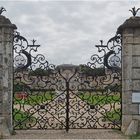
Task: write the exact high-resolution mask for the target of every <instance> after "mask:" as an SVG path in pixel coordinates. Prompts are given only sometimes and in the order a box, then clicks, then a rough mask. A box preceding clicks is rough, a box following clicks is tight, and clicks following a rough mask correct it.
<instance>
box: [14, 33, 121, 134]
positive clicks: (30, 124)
mask: <svg viewBox="0 0 140 140" xmlns="http://www.w3.org/2000/svg"><path fill="white" fill-rule="evenodd" d="M39 46H40V45H36V41H35V40H32V44H29V42H28V41H27V39H26V38H24V37H23V36H20V35H19V34H16V35H15V37H14V48H13V50H14V95H13V99H14V100H13V120H14V121H13V123H14V124H13V125H14V129H66V131H68V130H69V129H78V128H79V129H83V128H90V129H91V128H112V129H120V127H121V36H120V35H116V36H115V37H113V38H111V39H110V40H109V41H108V42H107V45H103V41H101V44H100V45H96V47H97V49H98V52H99V55H97V54H95V55H93V56H91V62H88V63H87V64H86V65H79V66H75V65H59V66H55V65H53V64H50V63H49V62H48V61H47V60H46V59H45V57H44V56H43V55H42V54H38V52H37V51H38V48H39Z"/></svg>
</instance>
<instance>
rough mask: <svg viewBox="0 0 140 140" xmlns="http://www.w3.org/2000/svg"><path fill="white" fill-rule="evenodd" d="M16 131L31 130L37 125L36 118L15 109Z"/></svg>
mask: <svg viewBox="0 0 140 140" xmlns="http://www.w3.org/2000/svg"><path fill="white" fill-rule="evenodd" d="M13 119H14V129H29V128H30V127H32V126H33V125H35V123H36V118H35V117H33V116H31V114H30V113H27V112H23V111H21V110H17V109H14V111H13Z"/></svg>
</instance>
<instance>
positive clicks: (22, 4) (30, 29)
mask: <svg viewBox="0 0 140 140" xmlns="http://www.w3.org/2000/svg"><path fill="white" fill-rule="evenodd" d="M0 3H1V6H3V7H5V8H6V10H7V12H4V13H3V15H4V16H6V17H8V18H9V19H10V20H11V22H12V23H14V24H16V26H17V27H18V30H17V31H18V32H20V34H21V35H23V36H25V37H26V38H27V39H28V40H29V41H30V40H31V39H33V38H34V39H36V40H37V43H38V44H40V45H41V47H40V48H39V53H42V54H44V55H45V56H46V59H47V60H48V61H49V62H50V63H53V64H70V63H71V64H86V63H87V62H88V61H89V60H90V56H91V55H92V54H94V53H97V50H96V48H95V45H96V44H98V43H99V40H101V39H103V40H104V41H105V42H106V41H108V39H110V38H111V37H113V36H114V35H115V33H116V30H117V28H118V26H119V25H121V24H122V23H123V22H124V21H125V20H126V19H128V18H129V17H130V16H132V14H131V13H130V12H129V11H128V10H129V9H130V8H132V7H134V6H136V7H137V8H138V7H140V1H139V0H137V1H136V0H120V1H118V0H90V1H80V0H79V1H69V0H67V1H58V0H57V1H41V0H36V1H29V0H28V1H27V0H26V1H23V0H22V1H20V0H19V1H12V0H5V1H0ZM138 15H140V12H139V13H138Z"/></svg>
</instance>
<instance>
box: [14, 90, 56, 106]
mask: <svg viewBox="0 0 140 140" xmlns="http://www.w3.org/2000/svg"><path fill="white" fill-rule="evenodd" d="M55 97H56V93H55V92H54V91H46V92H40V91H39V92H36V91H34V92H31V93H27V97H25V98H23V97H21V98H19V97H18V96H17V94H14V104H28V105H32V106H34V105H40V104H42V103H44V102H46V101H51V100H53V99H54V98H55Z"/></svg>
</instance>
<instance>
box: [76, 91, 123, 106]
mask: <svg viewBox="0 0 140 140" xmlns="http://www.w3.org/2000/svg"><path fill="white" fill-rule="evenodd" d="M77 95H78V96H79V97H80V98H81V99H82V100H84V101H86V102H87V103H89V104H90V105H105V104H110V103H116V102H121V97H120V93H116V94H111V95H108V94H104V93H103V94H101V93H99V92H98V94H97V93H96V92H79V93H78V94H77Z"/></svg>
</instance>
